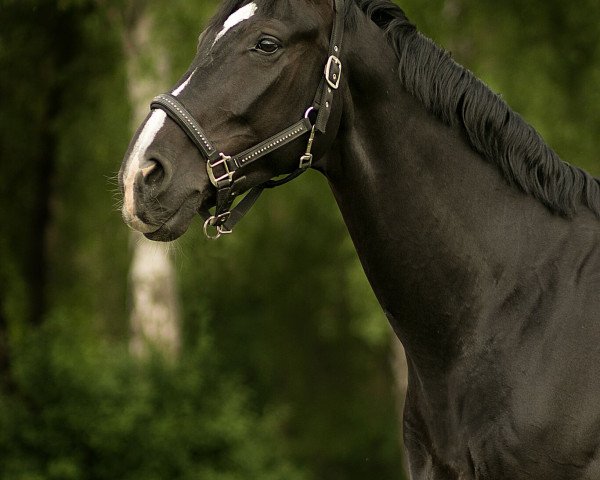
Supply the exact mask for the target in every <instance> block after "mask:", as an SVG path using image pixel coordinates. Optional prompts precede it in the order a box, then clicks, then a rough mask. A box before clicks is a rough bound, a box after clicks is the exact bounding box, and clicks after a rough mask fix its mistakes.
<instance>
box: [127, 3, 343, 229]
mask: <svg viewBox="0 0 600 480" xmlns="http://www.w3.org/2000/svg"><path fill="white" fill-rule="evenodd" d="M341 16H342V15H338V17H341ZM335 23H336V15H335V5H334V4H332V2H331V0H326V1H320V2H312V1H311V2H308V1H302V2H291V1H281V2H267V1H260V0H255V1H254V2H251V3H245V2H243V1H236V2H233V1H228V2H225V3H224V5H222V7H221V10H220V11H219V12H218V13H217V15H216V16H215V17H214V18H213V20H212V21H211V23H210V24H209V26H208V28H207V29H206V30H205V31H204V32H203V33H202V34H201V36H200V39H199V44H198V49H197V53H196V56H195V58H194V60H193V62H192V64H191V66H190V68H189V69H188V71H187V73H186V74H185V75H184V76H183V78H182V79H181V80H180V81H179V83H178V84H177V85H176V86H175V88H174V89H173V90H172V91H171V92H170V94H167V95H164V96H162V97H159V98H158V99H156V100H155V103H154V104H153V109H152V111H151V112H150V114H149V115H148V117H147V118H146V119H145V121H144V122H143V123H142V125H141V126H140V127H139V129H138V131H137V133H136V134H135V136H134V137H133V139H132V141H131V144H130V146H129V149H128V151H127V153H126V155H125V159H124V161H123V164H122V166H121V170H120V173H119V181H120V185H121V189H122V192H123V195H124V206H123V218H124V220H125V222H126V223H127V224H128V225H129V226H130V227H132V228H133V229H135V230H138V231H140V232H142V233H143V234H145V236H146V237H148V238H149V239H152V240H159V241H170V240H174V239H176V238H178V237H179V236H181V235H182V234H183V233H184V232H185V231H186V230H187V229H188V227H189V225H190V223H191V222H192V220H193V218H194V216H195V214H196V213H198V212H207V211H208V209H209V208H212V207H214V206H215V205H216V204H218V203H220V204H221V206H220V207H219V205H217V208H220V210H221V211H218V212H216V214H215V215H214V216H212V217H211V216H210V215H207V216H208V217H211V218H212V220H210V225H212V226H214V227H216V228H218V229H219V232H220V233H223V232H226V230H225V227H224V225H225V222H226V221H227V220H228V217H229V209H230V207H231V204H232V202H233V199H235V198H236V197H237V196H238V195H240V194H243V193H244V192H247V191H248V190H250V189H252V188H256V187H259V186H263V185H265V182H268V181H269V180H270V179H273V178H275V177H279V176H281V175H285V174H289V173H292V172H296V171H297V170H298V169H299V163H298V161H299V159H300V158H302V157H303V156H305V154H306V153H309V155H310V165H309V164H308V162H307V159H306V158H305V159H304V162H305V165H304V167H305V168H306V167H307V166H315V165H317V164H318V163H319V161H320V160H321V158H322V157H323V154H324V152H325V151H326V150H327V149H328V148H329V146H330V145H331V143H332V141H333V138H334V137H335V131H336V129H337V127H338V126H339V119H340V116H341V113H340V111H341V107H340V106H339V104H338V105H337V106H336V107H334V105H333V102H332V101H331V100H332V95H333V94H334V93H335V92H333V90H334V88H333V87H335V89H336V90H337V87H338V86H339V87H340V90H341V85H339V83H340V74H341V63H340V62H339V60H338V59H337V57H335V58H334V59H332V58H331V57H332V55H330V56H329V57H328V52H330V53H337V52H338V51H339V47H338V46H335V48H336V50H335V51H334V50H332V49H333V48H334V46H333V45H332V35H331V34H332V28H333V29H334V30H335V27H332V25H335ZM338 23H339V22H338ZM336 35H339V33H336ZM334 40H335V39H334ZM324 65H326V73H325V74H324V73H323V71H324V68H323V67H324ZM315 92H317V93H316V96H315ZM161 98H162V101H161ZM313 99H314V100H313ZM319 110H321V112H320V111H319ZM325 110H331V111H327V114H325ZM330 114H331V115H330ZM317 117H319V118H317ZM322 117H326V118H325V120H323V118H322ZM330 117H331V118H330ZM317 123H320V124H321V125H320V128H319V132H318V134H319V136H320V137H322V138H319V139H318V142H316V144H315V151H314V159H313V157H312V155H313V153H312V152H311V148H312V140H313V139H314V136H315V133H316V132H315V128H314V127H315V125H316V124H317ZM325 124H327V125H328V126H329V128H328V130H327V134H325ZM290 125H291V127H290ZM294 128H295V129H296V130H294ZM298 128H299V129H300V130H301V131H300V130H298ZM294 132H296V133H294ZM269 139H271V140H272V141H271V143H274V144H275V146H276V147H277V148H270V147H269V145H270V144H269ZM265 140H267V142H266V143H265ZM307 143H310V144H311V145H309V146H308V148H307ZM243 152H246V153H249V154H250V157H251V158H250V160H254V159H255V157H260V160H261V161H257V162H254V161H248V160H247V159H244V158H242V157H243V155H242V156H240V154H241V153H243ZM246 156H248V155H246ZM206 157H208V158H206ZM232 158H233V160H232ZM207 160H208V165H209V168H208V169H207V168H206V165H207ZM300 163H302V162H300ZM300 166H302V165H300ZM238 167H241V168H238ZM223 181H225V183H226V185H223ZM224 196H227V197H228V199H222V198H221V199H219V198H220V197H224ZM205 229H206V225H205Z"/></svg>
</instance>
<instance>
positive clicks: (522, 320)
mask: <svg viewBox="0 0 600 480" xmlns="http://www.w3.org/2000/svg"><path fill="white" fill-rule="evenodd" d="M250 3H251V2H248V1H234V0H228V1H225V2H224V3H223V5H222V7H221V9H220V11H219V13H218V14H217V16H216V17H215V19H214V20H213V22H212V24H211V26H210V27H209V28H208V29H207V31H206V32H205V33H204V35H203V36H202V37H201V41H200V45H199V49H198V54H197V56H196V58H195V60H194V62H193V64H192V67H191V69H190V71H189V72H188V73H187V74H186V76H185V77H184V78H183V79H182V82H181V83H180V84H179V87H178V88H177V90H176V92H174V94H175V93H176V94H177V96H178V98H179V100H180V101H181V102H182V103H183V104H185V105H186V107H187V109H188V110H189V111H190V112H191V113H192V114H193V115H194V117H195V118H196V119H198V121H199V122H200V124H201V125H202V126H203V127H204V128H205V129H206V132H207V134H208V136H209V137H210V138H211V139H213V141H214V143H215V144H216V145H217V146H218V148H219V149H221V150H222V151H223V152H234V153H237V152H240V151H242V150H244V149H245V148H248V147H249V146H251V145H254V144H256V143H257V142H259V141H261V140H263V139H264V138H267V137H268V136H270V135H273V134H274V133H275V132H277V131H279V130H281V128H283V127H285V126H287V125H289V124H291V123H292V122H293V121H296V120H297V119H298V118H301V117H300V116H301V115H302V114H303V113H304V111H305V109H306V107H307V105H309V104H310V101H311V100H312V98H313V95H314V91H315V90H316V88H317V85H318V82H319V80H320V78H321V77H322V69H323V63H324V59H326V58H327V56H326V55H327V49H328V47H329V45H328V43H329V33H330V30H331V25H332V21H333V9H332V3H331V0H312V1H305V0H294V1H291V0H256V1H255V2H252V4H250ZM345 3H346V5H345V8H344V11H343V12H340V13H338V14H339V15H345V20H346V22H345V41H344V42H345V44H344V48H343V51H342V54H341V60H342V63H343V76H342V82H341V85H340V89H339V91H338V93H337V95H338V96H337V99H336V102H335V105H334V108H333V112H332V119H331V120H330V125H329V127H328V130H327V134H326V135H318V136H317V138H316V141H315V150H316V161H315V167H316V168H317V169H319V170H320V171H321V172H323V173H324V175H325V176H326V177H327V178H328V180H329V182H330V184H331V187H332V190H333V192H334V194H335V197H336V199H337V202H338V204H339V206H340V209H341V211H342V213H343V216H344V219H345V221H346V224H347V226H348V229H349V231H350V234H351V236H352V239H353V241H354V243H355V245H356V249H357V251H358V254H359V256H360V259H361V261H362V263H363V266H364V269H365V272H366V274H367V276H368V278H369V281H370V282H371V285H372V286H373V289H374V291H375V293H376V294H377V297H378V299H379V301H380V303H381V305H382V307H383V308H384V310H385V312H386V314H387V316H388V318H389V321H390V322H391V324H392V326H393V327H394V329H395V331H396V333H397V334H398V337H399V338H400V339H401V340H402V343H403V344H404V346H405V349H406V353H407V359H408V364H409V387H408V395H407V402H406V411H405V443H406V449H407V452H408V459H409V464H410V471H411V475H412V478H413V479H415V480H424V479H433V480H457V479H507V480H518V479H536V480H559V479H560V480H562V479H564V480H566V479H580V480H598V479H600V377H599V372H600V296H599V293H600V221H599V220H598V217H599V216H600V186H599V181H598V180H597V179H594V178H592V177H591V176H590V175H588V174H587V173H585V172H583V171H581V170H579V169H577V168H575V167H572V166H569V165H568V164H566V163H563V162H562V161H561V160H560V159H559V158H558V156H557V155H556V154H555V153H554V152H553V151H552V150H551V149H550V148H549V147H548V146H547V145H546V144H545V143H544V142H543V140H542V139H541V138H540V137H539V135H538V134H537V133H536V132H535V131H534V130H533V129H532V128H531V127H530V126H528V125H527V124H526V123H525V122H524V121H523V120H522V119H521V118H520V117H519V116H518V115H517V114H515V113H514V112H513V111H511V110H510V109H509V108H508V107H507V105H506V104H505V103H504V102H503V101H502V100H501V99H500V98H499V97H497V96H496V95H494V94H493V93H492V92H491V91H490V90H489V89H488V88H487V87H486V86H485V85H483V84H482V83H481V82H480V81H479V80H477V79H476V78H474V76H473V75H472V74H471V73H470V72H468V71H467V70H465V69H464V68H462V67H461V66H459V65H457V64H456V63H454V62H453V61H452V60H451V58H450V57H449V56H448V55H447V54H446V53H445V52H443V51H442V50H441V49H439V48H438V47H436V46H435V45H434V44H433V43H432V42H430V41H429V40H427V39H426V38H424V37H423V36H421V35H420V34H419V33H418V32H417V31H416V30H415V28H414V27H413V26H412V25H411V24H410V23H409V22H408V20H407V19H406V17H405V15H404V13H403V12H402V10H400V8H398V7H397V6H395V5H394V4H393V3H391V2H389V1H387V0H354V1H347V2H345ZM249 4H250V5H249ZM244 6H245V10H244V11H243V12H242V13H243V15H242V14H241V13H239V9H240V8H242V7H244ZM235 12H237V13H235ZM232 14H233V15H234V16H233V17H231V15H232ZM228 18H229V22H228V23H226V20H227V19H228ZM232 18H233V20H235V21H233V20H232ZM269 42H270V43H269ZM304 145H305V143H303V142H294V143H293V144H291V145H290V146H289V147H286V149H284V150H282V151H279V152H277V153H275V154H272V155H269V156H268V157H265V161H264V162H262V163H260V164H257V165H255V166H253V167H252V168H250V169H248V171H246V172H244V178H243V181H244V182H246V184H247V185H246V186H247V188H250V187H252V186H254V185H256V184H259V183H261V182H264V181H265V180H266V179H268V178H271V177H272V176H274V175H277V174H281V173H285V172H290V171H292V170H293V169H294V166H295V165H296V164H297V163H296V162H297V158H298V157H299V156H300V155H301V154H302V152H303V147H304ZM202 164H203V160H202V158H201V157H200V155H199V153H198V151H197V150H196V149H195V148H194V145H192V143H191V142H190V141H189V139H188V138H187V137H186V135H185V134H184V133H183V132H182V131H181V130H180V129H179V127H178V126H177V125H176V124H175V123H174V122H173V121H171V120H170V119H169V118H164V116H161V114H160V113H158V112H156V111H155V112H154V113H152V115H151V116H150V117H149V119H148V120H147V121H146V122H145V123H144V125H143V126H142V127H141V128H140V131H139V132H138V134H137V135H136V137H135V139H134V141H133V142H132V147H131V149H130V151H129V153H128V155H127V157H126V160H125V162H124V165H123V169H122V176H121V178H122V185H123V189H124V192H125V199H126V202H125V203H126V207H125V208H126V210H127V211H126V212H125V213H126V214H125V216H126V219H127V220H128V222H129V223H130V224H131V225H133V226H135V227H136V228H138V229H140V230H142V231H144V232H145V233H146V234H147V236H148V237H150V238H154V239H157V240H169V239H172V238H175V237H177V236H179V235H181V234H182V233H183V232H184V231H185V230H186V229H187V227H188V225H189V223H190V221H191V219H192V217H193V216H194V214H195V212H196V211H197V210H199V209H204V208H207V207H210V206H211V205H214V202H215V192H214V188H213V187H212V185H211V184H210V182H209V180H208V177H207V174H206V171H205V169H204V167H203V166H202ZM148 172H150V173H148ZM157 200H158V201H157ZM157 205H160V207H161V208H160V210H158V209H157V207H156V206H157Z"/></svg>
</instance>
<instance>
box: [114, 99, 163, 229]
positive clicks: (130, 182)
mask: <svg viewBox="0 0 600 480" xmlns="http://www.w3.org/2000/svg"><path fill="white" fill-rule="evenodd" d="M166 119H167V114H166V113H165V112H164V111H162V110H154V111H153V112H152V115H150V118H149V119H148V121H147V122H146V125H144V128H143V129H142V131H141V132H140V134H139V136H138V138H137V140H136V142H135V145H134V146H133V149H132V150H131V154H130V155H129V158H128V159H127V168H126V169H125V175H124V178H123V185H124V189H125V202H124V205H123V217H124V218H125V221H126V222H127V223H129V224H130V225H132V226H134V227H135V229H136V230H140V231H143V230H144V226H143V222H141V221H140V220H139V219H138V218H137V215H136V211H135V195H134V188H133V187H134V183H135V177H136V176H137V174H138V172H139V171H140V168H141V165H142V161H143V159H144V155H145V154H146V150H148V147H149V146H150V145H151V144H152V142H153V141H154V139H155V138H156V135H157V134H158V132H159V131H160V129H161V128H162V127H163V125H164V124H165V120H166ZM145 228H146V229H147V228H148V227H147V226H146V227H145ZM146 233H148V232H146Z"/></svg>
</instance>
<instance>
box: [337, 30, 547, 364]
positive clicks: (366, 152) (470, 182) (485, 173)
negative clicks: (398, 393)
mask: <svg viewBox="0 0 600 480" xmlns="http://www.w3.org/2000/svg"><path fill="white" fill-rule="evenodd" d="M369 33H370V34H371V36H372V37H376V36H377V33H374V32H367V33H365V32H360V33H357V36H358V37H359V38H360V40H361V41H358V42H355V44H354V45H353V46H352V47H351V50H350V51H352V52H354V53H353V55H352V56H351V58H349V59H348V60H347V63H348V66H347V67H348V68H347V69H346V72H348V73H347V75H348V76H349V77H348V78H349V79H348V83H349V93H348V99H347V101H346V104H345V113H344V116H343V119H342V126H341V134H340V135H339V138H338V143H337V147H336V148H335V151H334V152H333V153H332V154H331V155H330V156H329V165H328V168H327V172H326V174H327V176H328V178H329V180H330V183H331V186H332V190H333V192H334V195H335V197H336V200H337V202H338V204H339V207H340V209H341V211H342V214H343V216H344V219H345V222H346V224H347V227H348V229H349V231H350V234H351V236H352V239H353V241H354V244H355V246H356V249H357V252H358V255H359V257H360V259H361V262H362V264H363V267H364V269H365V272H366V274H367V277H368V278H369V281H370V283H371V285H372V287H373V289H374V291H375V293H376V295H377V297H378V299H379V301H380V303H381V305H382V307H383V308H384V310H385V312H386V314H387V316H388V318H389V320H390V322H391V324H392V326H393V328H394V329H395V331H396V333H397V334H398V336H399V337H400V339H401V340H402V341H403V344H404V346H405V348H406V350H407V353H408V354H409V356H411V357H412V360H413V361H417V362H419V363H420V364H421V365H423V367H424V368H427V367H426V366H427V365H430V366H432V368H439V367H437V366H438V365H447V366H448V368H450V367H451V365H452V362H453V360H454V359H455V358H458V356H459V355H460V351H461V340H464V339H465V338H466V337H467V335H468V333H469V332H470V331H472V330H473V329H474V328H475V327H476V324H477V322H478V321H480V319H481V317H482V311H483V310H484V309H485V308H486V302H487V298H486V292H491V291H493V290H494V287H496V286H497V283H498V277H499V275H500V276H501V275H502V272H503V270H506V269H507V268H509V267H507V265H511V264H515V260H517V261H518V259H519V256H518V255H515V252H514V249H513V248H510V246H509V245H511V244H513V245H514V243H513V242H515V240H516V241H519V240H518V236H519V235H520V234H521V233H523V235H526V236H527V240H528V241H529V242H531V241H535V238H533V237H532V235H533V234H532V233H531V232H532V231H535V225H536V223H538V222H540V223H541V222H542V221H545V220H543V219H547V217H548V212H547V211H546V210H545V208H544V207H543V206H542V205H541V204H539V202H537V201H535V200H533V199H530V198H527V197H526V196H524V195H523V194H521V193H520V192H518V191H517V190H516V189H514V188H512V187H510V186H509V185H508V184H507V182H506V181H505V180H504V179H503V178H502V176H501V174H500V172H499V171H498V169H497V168H496V167H495V166H492V165H491V164H490V163H489V162H486V161H484V160H483V159H482V158H481V157H480V156H479V155H478V154H477V153H475V151H474V150H473V148H472V147H471V146H470V145H469V144H468V142H467V140H466V138H465V136H464V134H463V132H462V131H461V130H460V129H459V128H451V127H448V126H446V125H444V124H443V123H441V122H440V121H438V120H437V119H436V118H435V117H434V116H433V115H431V114H430V113H428V112H427V111H426V110H425V108H424V107H423V106H422V105H421V104H420V103H419V102H418V101H417V100H416V99H414V98H413V97H412V96H410V95H409V94H408V93H407V92H406V91H405V90H404V89H403V87H402V86H401V84H400V81H399V79H398V76H397V64H398V61H397V59H396V57H395V55H394V53H393V52H392V51H391V49H390V48H389V47H387V48H386V47H382V46H381V45H380V46H379V47H380V48H378V49H376V50H374V51H377V52H378V53H377V55H371V54H369V53H368V52H367V51H361V50H365V49H366V48H368V45H369V41H368V40H367V41H365V39H369ZM381 37H382V35H381ZM380 41H381V39H380ZM525 206H526V208H525ZM515 224H516V225H517V226H518V225H519V224H522V225H523V226H525V225H528V226H529V227H532V226H533V227H534V228H533V229H532V228H528V229H527V233H524V232H525V230H522V231H520V230H519V229H518V228H517V229H516V230H517V233H515ZM519 232H520V233H519ZM543 232H544V229H543V228H540V235H543V234H544V233H543ZM508 235H512V242H506V241H504V240H505V238H506V237H507V236H508ZM523 240H524V238H523ZM527 254H528V253H527V252H522V255H527ZM531 254H532V255H533V253H531ZM514 267H515V268H517V266H516V265H514ZM487 295H489V293H488V294H487Z"/></svg>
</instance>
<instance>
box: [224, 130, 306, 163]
mask: <svg viewBox="0 0 600 480" xmlns="http://www.w3.org/2000/svg"><path fill="white" fill-rule="evenodd" d="M311 128H312V125H311V123H310V120H309V119H308V118H303V119H302V120H300V121H299V122H297V123H294V125H292V126H291V127H288V128H286V129H285V130H284V131H283V132H279V133H278V134H277V135H274V136H272V137H271V138H269V139H267V140H265V141H264V142H261V143H259V144H258V145H256V146H254V147H252V148H249V149H248V150H246V151H245V152H242V153H240V154H239V155H236V156H235V157H233V163H234V164H235V166H236V167H237V168H242V167H245V166H247V165H250V164H251V163H253V162H255V161H256V160H258V159H259V158H262V157H264V156H265V155H267V154H269V153H271V152H272V151H274V150H277V149H279V148H281V147H283V146H284V145H287V144H288V143H290V142H293V141H294V140H296V139H297V138H300V137H302V136H304V135H306V134H307V133H308V132H310V130H311Z"/></svg>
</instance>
